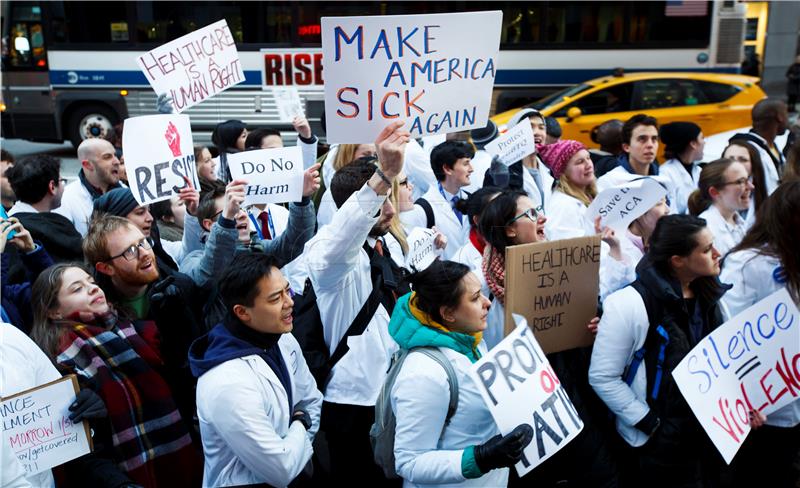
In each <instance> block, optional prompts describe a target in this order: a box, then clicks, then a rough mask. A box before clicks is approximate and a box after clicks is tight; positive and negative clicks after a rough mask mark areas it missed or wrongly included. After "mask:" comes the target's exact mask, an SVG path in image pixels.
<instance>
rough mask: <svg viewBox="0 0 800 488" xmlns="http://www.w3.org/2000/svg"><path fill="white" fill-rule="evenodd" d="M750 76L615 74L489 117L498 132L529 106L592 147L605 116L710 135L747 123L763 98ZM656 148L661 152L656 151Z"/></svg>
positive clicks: (677, 73) (571, 135)
mask: <svg viewBox="0 0 800 488" xmlns="http://www.w3.org/2000/svg"><path fill="white" fill-rule="evenodd" d="M757 82H758V78H755V77H752V76H744V75H735V74H720V73H681V72H671V73H670V72H664V73H624V74H623V73H617V74H616V75H611V76H604V77H602V78H596V79H594V80H590V81H586V82H584V83H580V84H578V85H573V86H570V87H568V88H565V89H563V90H561V91H558V92H556V93H553V94H552V95H549V96H547V97H545V98H542V99H541V100H539V101H537V102H534V103H532V104H530V105H527V106H525V107H520V108H517V109H514V110H508V111H506V112H503V113H500V114H497V115H495V116H494V117H492V118H491V119H492V121H493V122H494V123H495V124H497V126H498V128H499V129H500V131H501V132H504V131H505V129H506V127H505V124H506V123H507V122H508V120H509V119H510V118H511V116H512V115H514V113H516V112H517V111H518V110H520V109H522V108H528V107H530V108H534V109H536V110H538V111H539V112H541V113H542V114H543V115H545V116H550V117H555V118H556V119H557V120H558V122H559V123H560V124H561V129H562V131H563V135H562V136H561V137H562V138H563V139H574V140H577V141H581V142H583V143H584V144H586V145H587V146H589V147H596V146H597V145H596V144H594V143H593V142H592V140H591V133H592V130H593V129H594V128H595V127H597V126H598V125H600V124H602V123H603V122H605V121H607V120H610V119H620V120H622V121H623V122H624V121H625V120H627V119H628V118H630V117H632V116H633V115H636V114H638V113H646V114H648V115H650V116H653V117H655V118H656V119H657V120H658V123H659V125H663V124H666V123H669V122H675V121H688V122H694V123H695V124H697V125H699V126H700V128H701V129H702V130H703V135H705V136H710V135H712V134H717V133H720V132H725V131H728V130H732V129H736V128H739V127H745V126H748V125H750V124H751V121H750V110H751V109H752V107H753V105H754V104H755V103H756V102H758V101H759V100H761V99H762V98H764V97H766V95H765V94H764V91H763V90H762V89H761V87H759V86H758V84H757ZM659 152H661V151H659Z"/></svg>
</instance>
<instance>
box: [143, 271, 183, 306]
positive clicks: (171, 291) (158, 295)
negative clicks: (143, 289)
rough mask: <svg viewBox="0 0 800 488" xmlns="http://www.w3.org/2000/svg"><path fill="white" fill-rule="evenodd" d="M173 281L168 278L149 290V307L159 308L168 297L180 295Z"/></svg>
mask: <svg viewBox="0 0 800 488" xmlns="http://www.w3.org/2000/svg"><path fill="white" fill-rule="evenodd" d="M174 282H175V279H174V278H173V277H172V276H168V277H166V278H164V279H163V280H161V281H159V282H158V283H156V284H155V285H153V287H152V288H150V305H151V306H154V305H155V306H160V305H161V302H163V301H164V300H166V299H167V298H169V297H176V296H178V295H180V294H181V291H180V290H179V289H178V287H177V286H175V284H174Z"/></svg>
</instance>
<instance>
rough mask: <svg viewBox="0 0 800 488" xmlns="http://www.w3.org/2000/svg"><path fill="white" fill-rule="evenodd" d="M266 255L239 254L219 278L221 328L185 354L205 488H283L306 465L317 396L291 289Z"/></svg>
mask: <svg viewBox="0 0 800 488" xmlns="http://www.w3.org/2000/svg"><path fill="white" fill-rule="evenodd" d="M276 265H277V262H276V261H275V259H274V258H273V257H272V256H270V255H268V254H261V253H242V254H239V255H237V256H236V257H235V258H234V260H233V262H232V263H231V265H230V267H228V268H227V270H226V271H225V272H224V273H223V275H222V276H221V277H220V284H219V293H220V296H221V298H222V301H223V303H224V304H225V308H226V312H227V314H226V316H225V319H224V320H223V322H222V323H220V324H218V325H217V326H216V327H214V328H213V329H212V330H211V332H209V333H208V334H207V335H205V336H203V337H201V338H200V339H197V340H196V341H195V342H194V343H193V344H192V347H191V350H190V352H189V362H190V365H191V368H192V373H193V374H194V375H195V376H197V377H198V378H199V379H198V381H197V417H198V419H199V421H200V434H201V437H202V439H203V454H204V455H205V465H204V468H203V485H204V486H240V485H254V484H268V485H270V486H275V487H283V486H287V485H288V484H289V483H290V482H292V480H294V479H295V478H296V477H297V476H298V475H299V474H300V473H301V472H302V471H303V468H304V467H305V466H306V465H307V464H308V462H309V460H310V459H311V454H312V452H313V449H312V447H311V443H312V441H313V439H314V435H315V433H316V432H317V429H318V428H319V414H320V408H321V405H322V394H321V393H320V392H319V391H318V390H317V388H316V384H315V382H314V378H313V377H312V376H311V373H310V371H309V370H308V366H307V365H306V362H305V359H304V358H303V353H302V351H301V350H300V345H299V344H298V343H297V340H295V338H294V337H293V336H292V335H291V334H289V332H291V330H292V308H293V306H294V302H293V301H292V290H291V288H290V287H289V283H288V282H287V281H286V278H284V277H283V275H282V274H281V272H280V270H278V268H277V266H276Z"/></svg>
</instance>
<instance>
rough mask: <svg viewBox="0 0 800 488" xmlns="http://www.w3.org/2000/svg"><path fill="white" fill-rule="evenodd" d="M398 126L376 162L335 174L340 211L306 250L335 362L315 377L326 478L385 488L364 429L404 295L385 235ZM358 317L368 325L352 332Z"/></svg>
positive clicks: (402, 139)
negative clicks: (327, 455)
mask: <svg viewBox="0 0 800 488" xmlns="http://www.w3.org/2000/svg"><path fill="white" fill-rule="evenodd" d="M402 125H403V122H402V121H397V122H395V123H393V124H391V125H389V126H388V127H386V128H385V129H384V130H383V131H382V132H381V134H380V135H379V136H378V139H377V140H376V142H375V145H376V147H377V151H378V160H379V164H376V162H375V161H374V159H369V158H360V159H357V160H356V161H354V162H353V163H351V164H349V165H347V166H345V167H343V168H341V169H340V170H338V171H337V172H336V175H335V176H334V177H333V180H332V181H331V194H332V196H333V199H334V201H335V203H336V206H337V207H338V210H337V212H336V214H335V215H334V217H333V220H332V221H331V223H330V224H329V225H326V226H324V227H323V228H322V229H320V231H319V232H318V233H317V235H316V236H314V237H313V238H312V239H311V240H310V241H309V242H308V243H306V247H305V252H304V259H305V261H306V266H307V271H308V274H309V280H310V284H311V285H312V286H313V292H314V293H316V304H317V306H318V307H319V316H320V319H321V322H322V324H323V334H324V339H325V344H326V346H327V347H328V350H329V351H330V354H331V357H332V358H337V357H339V358H340V359H339V360H338V362H335V364H333V366H332V370H331V371H330V374H329V375H328V377H327V378H323V379H322V380H320V378H317V380H318V382H319V384H320V389H322V390H324V391H323V393H324V395H325V401H324V402H323V406H322V419H321V425H320V428H321V430H323V431H324V432H325V437H326V440H327V442H328V446H329V449H330V465H331V479H332V481H342V482H346V483H347V484H357V485H358V484H365V485H366V484H367V483H370V484H372V485H379V486H385V484H386V480H385V479H384V477H383V473H382V471H381V470H380V468H379V467H378V466H377V465H375V464H374V463H373V462H372V459H373V457H372V448H371V445H370V440H369V430H370V427H371V426H372V423H373V421H374V418H375V411H374V407H375V401H376V399H377V397H378V392H379V391H380V388H381V386H382V385H383V381H384V378H385V376H386V371H387V370H388V369H389V363H390V360H391V357H392V354H393V353H394V352H395V351H396V350H397V347H398V346H397V344H396V343H395V341H394V340H393V339H392V338H391V336H390V335H389V331H388V324H389V316H390V315H391V313H392V310H393V309H394V304H395V301H396V299H397V297H398V296H400V295H402V294H403V293H405V292H406V291H407V290H404V289H401V288H403V287H402V286H401V285H400V282H401V278H402V275H401V273H400V270H399V268H397V267H396V265H394V263H393V261H392V259H391V257H390V256H389V252H388V249H387V248H386V247H385V245H384V243H383V237H382V236H383V235H385V234H386V232H387V231H388V229H389V225H390V223H391V220H392V217H393V216H394V215H395V209H394V208H393V207H392V204H391V203H390V201H389V200H388V199H387V196H388V195H389V192H390V190H391V188H392V180H394V178H395V177H396V176H397V175H398V174H399V173H400V172H401V171H402V169H403V157H404V152H405V147H406V144H407V143H408V141H409V138H410V134H409V132H408V131H406V130H404V129H402ZM308 291H309V290H308V285H307V288H306V290H305V291H304V293H307V292H308ZM359 315H361V316H363V317H368V321H362V322H360V324H365V326H364V325H361V327H359V329H360V330H355V329H356V328H355V326H353V325H354V324H356V323H358V322H359V321H358V320H357V316H359ZM351 326H353V327H351ZM340 344H342V346H341V347H340ZM306 352H308V351H304V353H306ZM342 352H343V354H342Z"/></svg>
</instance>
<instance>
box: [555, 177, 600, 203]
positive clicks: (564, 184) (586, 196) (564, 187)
mask: <svg viewBox="0 0 800 488" xmlns="http://www.w3.org/2000/svg"><path fill="white" fill-rule="evenodd" d="M556 189H557V190H561V192H562V193H564V194H566V195H569V196H571V197H573V198H577V199H578V200H580V201H581V203H583V204H584V205H586V206H587V207H588V206H589V205H591V204H592V200H594V197H596V196H597V185H596V184H595V182H594V181H593V182H591V183H590V184H589V185H588V186H587V187H586V188H584V189H583V190H581V189H579V188H578V187H577V186H575V184H574V183H573V182H571V181H570V180H569V177H567V174H566V173H564V174H562V175H561V178H559V179H558V185H557V186H556Z"/></svg>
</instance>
